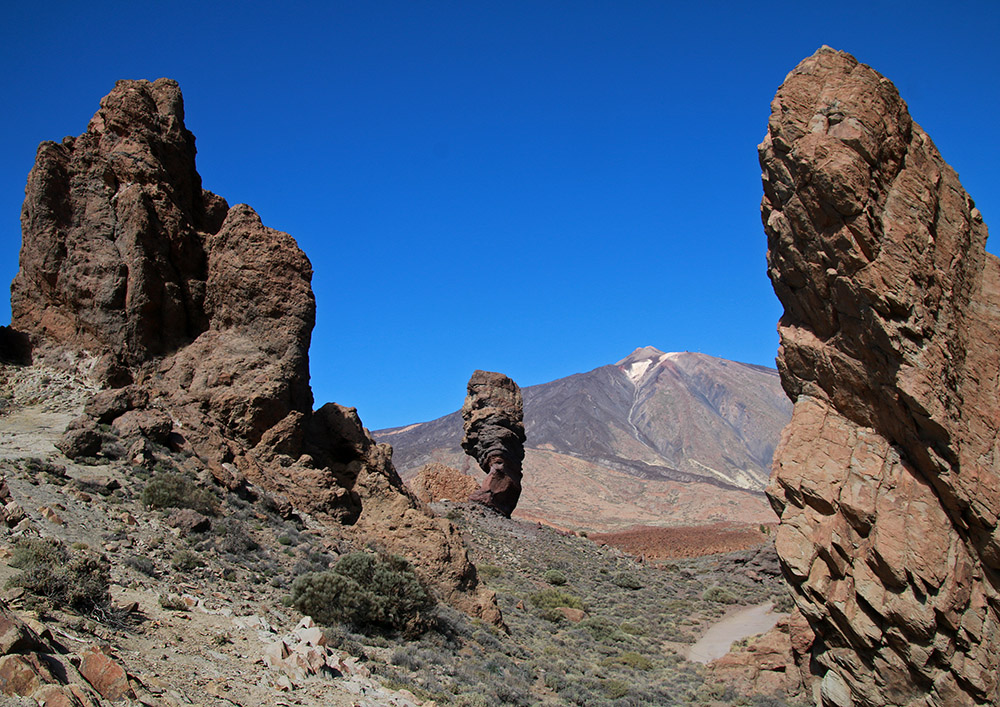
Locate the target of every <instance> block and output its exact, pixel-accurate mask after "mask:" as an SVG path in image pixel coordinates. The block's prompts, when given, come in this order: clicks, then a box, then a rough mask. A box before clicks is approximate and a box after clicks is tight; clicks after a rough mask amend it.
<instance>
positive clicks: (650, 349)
mask: <svg viewBox="0 0 1000 707" xmlns="http://www.w3.org/2000/svg"><path fill="white" fill-rule="evenodd" d="M660 356H663V352H662V351H660V350H659V349H658V348H656V347H655V346H640V347H639V348H637V349H636V350H635V351H633V352H632V353H630V354H629V355H628V356H626V357H625V358H623V359H622V360H621V361H619V362H618V363H616V364H615V365H616V366H627V365H629V364H632V363H638V362H639V361H651V360H653V359H654V358H659V357H660Z"/></svg>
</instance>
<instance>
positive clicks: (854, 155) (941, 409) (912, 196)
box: [760, 47, 1000, 705]
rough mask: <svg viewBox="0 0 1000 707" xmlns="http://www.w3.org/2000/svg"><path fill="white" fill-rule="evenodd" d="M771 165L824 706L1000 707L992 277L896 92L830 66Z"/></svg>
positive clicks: (803, 575) (796, 478) (782, 505)
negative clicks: (930, 706)
mask: <svg viewBox="0 0 1000 707" xmlns="http://www.w3.org/2000/svg"><path fill="white" fill-rule="evenodd" d="M771 108H772V112H771V118H770V121H769V124H768V132H767V136H766V137H765V139H764V142H763V143H762V144H761V146H760V159H761V165H762V167H763V172H764V173H763V182H764V200H763V204H762V218H763V221H764V225H765V230H766V232H767V236H768V246H769V253H768V268H769V275H770V277H771V280H772V282H773V284H774V289H775V292H776V293H777V295H778V297H779V299H780V300H781V302H782V304H783V305H784V308H785V311H784V314H783V315H782V318H781V321H780V323H779V327H778V329H779V332H780V335H781V347H780V350H779V358H778V366H779V370H780V372H781V377H782V384H783V386H784V388H785V390H786V392H787V393H788V395H789V396H790V397H791V398H792V400H793V401H794V404H795V407H794V412H793V417H792V421H791V423H790V424H789V426H788V427H787V428H786V429H785V431H784V433H783V436H782V441H781V443H780V445H779V447H778V450H777V451H776V454H775V459H774V467H773V472H772V478H771V483H770V487H769V495H770V498H771V502H772V505H773V506H774V508H775V510H776V511H777V512H778V513H779V514H780V516H781V524H780V526H779V530H778V533H777V549H778V553H779V555H780V557H781V561H782V564H783V570H784V573H785V575H786V577H787V579H788V580H789V582H790V583H791V585H792V588H793V591H794V593H795V598H796V603H797V605H798V607H799V608H800V609H801V611H802V612H803V614H804V615H805V616H806V617H807V618H808V620H809V623H810V624H811V626H812V628H813V629H814V630H815V632H816V636H817V638H816V641H815V643H814V645H813V655H814V658H815V661H816V663H815V664H816V667H817V670H818V672H819V673H820V674H821V675H822V681H821V699H822V702H823V704H826V705H886V704H893V705H973V704H977V705H986V704H997V703H1000V691H998V680H1000V526H998V514H1000V437H998V428H1000V400H998V388H1000V349H998V347H997V342H998V341H1000V261H998V260H997V258H995V257H994V256H992V255H989V254H987V253H986V252H985V251H984V246H985V243H986V237H987V231H986V226H985V225H984V224H983V220H982V217H981V215H980V213H979V211H978V210H977V209H976V208H975V206H974V204H973V202H972V200H971V199H970V198H969V197H968V196H967V195H966V193H965V191H964V190H963V189H962V186H961V185H960V183H959V180H958V176H957V175H956V174H955V172H954V171H953V170H952V169H951V168H950V167H949V166H948V165H947V164H946V163H945V162H944V160H943V159H942V158H941V156H940V155H939V153H938V151H937V149H936V148H935V146H934V144H933V143H932V142H931V140H930V138H929V137H928V136H927V135H926V133H924V131H923V130H922V129H921V128H920V127H919V126H918V125H917V124H916V123H914V122H913V120H912V119H911V118H910V115H909V112H908V110H907V107H906V104H905V103H904V102H903V101H902V100H901V99H900V97H899V95H898V93H897V91H896V88H895V87H894V86H893V85H892V83H891V82H890V81H888V80H887V79H885V78H883V77H882V76H880V75H879V74H878V73H876V72H875V71H874V70H872V69H871V68H869V67H868V66H865V65H864V64H860V63H858V62H857V61H856V60H855V59H854V58H853V57H851V56H849V55H847V54H844V53H841V52H836V51H834V50H832V49H829V48H828V47H824V48H822V49H820V50H819V51H818V52H817V53H816V54H815V55H813V56H812V57H810V58H808V59H806V60H804V61H803V62H802V63H801V64H800V65H799V66H798V67H797V68H796V69H795V70H794V71H793V72H792V73H790V74H789V75H788V77H787V78H786V79H785V82H784V83H783V84H782V86H781V88H780V89H779V90H778V93H777V96H776V97H775V99H774V101H773V103H772V105H771Z"/></svg>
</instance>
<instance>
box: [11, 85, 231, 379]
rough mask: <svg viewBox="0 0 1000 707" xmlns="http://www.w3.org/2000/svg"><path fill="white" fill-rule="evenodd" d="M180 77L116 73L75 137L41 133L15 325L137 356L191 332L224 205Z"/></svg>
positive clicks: (54, 339) (46, 342)
mask: <svg viewBox="0 0 1000 707" xmlns="http://www.w3.org/2000/svg"><path fill="white" fill-rule="evenodd" d="M194 156H195V147H194V136H193V135H192V134H191V133H190V132H188V131H187V129H186V128H185V127H184V106H183V101H182V99H181V93H180V90H179V89H178V87H177V84H176V82H174V81H170V80H168V79H160V80H158V81H156V82H154V83H150V82H148V81H119V82H118V84H117V85H116V86H115V89H114V91H112V92H111V93H110V94H108V96H106V97H105V98H104V99H103V100H102V101H101V108H100V110H98V112H97V114H96V115H94V117H93V119H92V120H91V121H90V124H89V125H88V127H87V132H86V133H84V134H83V135H81V136H80V137H78V138H66V139H65V140H63V141H62V143H55V142H44V143H42V144H41V146H40V147H39V148H38V154H37V157H36V162H35V166H34V168H33V169H32V170H31V174H30V175H29V177H28V185H27V188H26V191H25V194H26V195H25V201H24V208H23V210H22V216H21V220H22V228H23V231H24V240H23V242H22V247H21V269H20V271H19V272H18V274H17V277H16V278H15V279H14V283H13V285H12V287H11V305H12V321H11V326H12V327H13V328H14V329H16V330H18V331H21V332H25V333H28V334H29V335H30V336H31V337H32V342H33V346H34V347H41V348H43V349H44V348H52V347H64V348H68V349H70V350H73V351H88V352H90V353H92V354H95V355H109V356H110V357H111V358H113V359H115V360H116V361H118V362H121V363H124V364H127V365H133V364H138V363H142V362H144V361H146V360H148V359H149V358H150V357H152V356H157V355H162V354H165V353H168V352H169V351H171V350H173V349H175V348H177V347H178V346H180V345H183V344H184V343H187V342H189V341H191V340H192V339H193V338H194V337H195V336H196V335H197V334H198V333H200V332H202V331H204V330H206V329H207V328H208V320H207V319H206V318H205V316H204V311H205V307H204V298H205V282H206V279H207V265H208V262H207V255H206V253H205V249H204V234H205V233H209V232H215V231H217V230H218V228H219V224H220V223H221V221H222V218H223V217H224V215H225V213H226V209H227V206H226V203H225V201H223V200H222V199H220V198H219V197H217V196H215V195H214V194H211V193H208V192H205V191H203V190H202V188H201V179H200V177H199V176H198V173H197V172H196V171H195V168H194Z"/></svg>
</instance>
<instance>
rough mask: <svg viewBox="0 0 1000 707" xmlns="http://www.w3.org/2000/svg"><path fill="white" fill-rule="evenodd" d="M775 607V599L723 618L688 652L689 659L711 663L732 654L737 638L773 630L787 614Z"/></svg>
mask: <svg viewBox="0 0 1000 707" xmlns="http://www.w3.org/2000/svg"><path fill="white" fill-rule="evenodd" d="M773 608H774V602H768V603H766V604H758V605H757V606H751V607H747V608H745V609H740V610H739V611H735V612H733V613H731V614H728V615H726V616H724V617H722V618H721V619H719V620H718V621H717V622H715V623H714V624H712V626H711V628H709V629H708V631H706V632H705V635H704V636H702V637H701V638H700V639H698V642H697V643H695V644H694V645H693V646H691V649H690V650H689V651H688V655H687V658H688V660H690V661H692V662H695V663H710V662H712V661H713V660H715V659H716V658H721V657H722V656H724V655H725V654H726V653H728V652H729V648H730V646H732V645H733V642H734V641H738V640H740V639H742V638H746V637H747V636H755V635H757V634H759V633H764V632H765V631H770V630H771V629H772V628H774V625H775V624H776V623H778V619H780V618H781V617H783V616H786V614H776V613H774V612H773V611H772V609H773Z"/></svg>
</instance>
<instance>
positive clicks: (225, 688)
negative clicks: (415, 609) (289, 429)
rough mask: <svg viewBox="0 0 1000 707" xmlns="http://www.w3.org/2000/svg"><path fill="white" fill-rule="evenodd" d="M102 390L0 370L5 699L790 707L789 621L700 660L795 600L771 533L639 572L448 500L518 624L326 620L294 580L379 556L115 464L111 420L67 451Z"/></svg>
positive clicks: (1, 696) (187, 459)
mask: <svg viewBox="0 0 1000 707" xmlns="http://www.w3.org/2000/svg"><path fill="white" fill-rule="evenodd" d="M93 392H94V389H93V387H92V386H89V385H88V384H87V383H86V381H84V380H81V379H80V378H78V377H76V376H73V375H71V374H68V373H66V372H65V371H57V370H54V369H51V368H46V367H44V366H40V365H35V366H5V365H0V401H2V402H3V404H0V432H2V434H0V473H2V475H3V477H4V479H5V483H4V484H3V485H2V486H0V494H2V503H0V585H2V586H3V590H4V591H3V595H2V599H0V704H3V705H5V706H6V705H8V704H9V705H18V706H19V707H21V706H26V705H37V704H42V703H44V704H46V705H73V706H75V707H79V706H80V705H88V706H91V707H97V706H99V705H100V706H103V705H110V704H122V703H124V702H125V701H128V704H139V705H149V706H150V707H152V706H154V705H155V706H157V707H159V706H161V705H192V704H196V705H205V706H206V707H223V706H225V705H241V706H244V707H256V706H258V705H306V706H310V705H315V706H319V705H343V706H344V707H348V706H351V707H375V706H376V705H392V706H394V707H417V706H418V705H424V706H425V707H432V706H433V705H439V706H441V705H456V706H459V707H481V706H482V705H486V704H491V705H492V704H510V705H536V704H548V705H574V704H586V705H615V706H620V707H625V706H627V705H634V704H664V705H669V704H700V705H711V706H718V707H721V706H722V705H727V704H732V703H733V700H734V699H736V698H738V697H740V695H745V697H741V698H740V699H744V700H745V701H747V703H748V704H753V703H754V702H752V700H754V699H757V697H760V698H761V699H767V700H770V702H767V703H766V704H778V705H780V704H786V702H785V700H786V699H788V698H789V697H790V696H792V695H795V694H797V693H798V691H799V689H800V683H799V679H798V671H797V668H796V666H795V664H794V662H793V660H794V658H793V656H792V654H791V644H790V642H789V640H788V635H787V628H785V629H784V630H783V631H782V630H779V631H777V632H772V634H769V635H768V637H767V638H766V639H761V640H762V641H765V640H766V643H767V646H768V648H767V649H766V652H765V653H762V654H761V653H760V652H759V649H757V648H753V650H751V651H749V652H746V651H744V652H743V653H737V654H734V655H732V656H730V657H729V659H728V660H729V662H730V664H731V665H730V667H729V668H727V669H726V670H722V671H716V670H715V669H714V668H712V667H710V666H705V665H702V664H701V663H699V662H692V661H689V660H688V659H687V657H688V655H689V653H690V652H691V651H692V649H693V647H694V645H695V642H696V641H698V640H699V639H700V638H701V637H702V636H704V634H705V633H706V631H707V630H708V629H709V627H711V626H713V625H715V624H716V623H717V622H718V621H719V620H720V618H722V617H723V616H725V615H727V614H729V613H731V612H732V610H734V609H735V608H739V607H743V606H759V605H761V604H762V603H765V602H777V603H778V604H779V605H780V606H782V607H783V608H785V609H787V607H788V598H787V591H786V590H785V588H784V586H783V583H782V582H781V580H780V577H779V570H778V565H777V558H776V556H775V554H774V551H773V546H770V545H768V544H766V539H765V538H763V537H762V536H758V538H757V541H756V543H755V544H754V546H753V547H752V548H751V549H749V550H744V551H741V552H734V553H728V554H724V555H714V556H709V557H701V558H697V559H677V558H676V554H675V550H676V549H681V548H679V547H677V548H675V547H674V546H673V544H672V542H671V541H670V540H665V539H660V542H658V543H657V547H656V549H657V552H655V553H649V554H650V556H655V557H657V558H659V559H658V560H657V561H656V562H649V561H646V562H640V561H639V560H638V558H637V557H635V556H629V555H627V554H625V553H623V552H621V551H619V550H617V549H615V548H613V547H610V546H602V545H599V544H597V543H595V542H593V541H591V540H588V539H587V538H585V537H580V536H577V535H573V534H567V533H560V532H558V531H555V530H553V529H551V528H549V527H545V526H540V525H537V524H535V523H528V522H524V521H519V520H516V519H514V520H508V519H504V518H501V517H500V516H499V515H497V514H495V513H493V512H490V511H487V510H485V509H481V508H480V507H478V506H476V505H475V504H470V505H464V504H441V505H438V506H435V510H436V512H437V513H438V514H439V518H438V522H440V523H442V524H445V523H447V524H448V525H449V526H451V527H455V528H456V529H457V537H458V538H459V539H460V542H461V543H462V547H463V551H464V548H468V551H469V552H470V554H471V556H472V558H473V559H474V560H475V562H476V563H477V564H478V565H479V567H480V568H481V577H482V581H483V582H484V583H485V584H486V586H487V587H488V588H489V589H490V590H491V591H493V592H495V593H496V596H497V601H498V603H499V605H500V606H501V607H502V608H503V611H504V615H505V618H506V622H507V628H506V631H503V630H499V629H497V628H496V627H495V626H492V625H491V624H489V623H487V622H484V621H482V620H479V619H472V618H470V617H469V616H467V615H465V614H462V613H460V612H457V611H455V610H454V609H452V608H451V607H449V606H447V604H445V603H443V602H437V603H436V604H434V605H433V606H430V607H425V608H424V610H423V611H424V616H423V620H422V623H421V627H422V628H423V630H422V631H419V632H412V633H408V632H403V633H393V632H386V631H382V630H379V629H378V628H377V627H373V626H371V625H356V624H352V623H349V622H347V621H339V620H332V621H328V623H326V624H323V625H314V624H313V622H312V621H310V620H308V619H305V618H304V617H303V615H302V613H301V611H299V610H298V608H297V604H295V603H294V602H292V601H291V598H292V596H301V593H297V590H296V586H297V581H298V580H300V579H301V578H303V577H306V576H309V575H310V573H317V572H320V573H322V572H327V571H329V569H330V568H331V567H336V566H339V564H340V563H341V562H343V561H344V558H349V557H351V556H352V555H354V554H356V552H357V551H358V550H361V549H365V548H367V544H366V543H365V540H364V536H359V535H358V534H356V533H355V532H353V530H352V529H351V528H349V527H346V526H342V525H337V524H330V523H326V522H322V521H321V520H320V519H318V518H315V517H312V516H310V515H309V514H306V513H292V514H288V513H287V509H283V507H282V504H280V503H279V502H278V501H277V499H276V498H275V497H274V496H272V495H270V494H268V493H266V492H263V491H260V492H258V493H257V494H255V495H247V494H245V492H244V491H242V490H229V489H226V488H224V487H220V486H218V485H216V484H213V483H212V482H211V481H210V480H209V479H207V478H206V474H205V472H204V471H203V470H201V469H200V466H199V462H198V459H197V458H196V457H193V456H191V455H190V454H188V453H186V452H185V451H184V450H180V451H173V450H171V449H169V448H168V447H166V446H164V445H158V444H154V445H151V446H150V447H149V448H148V449H147V453H146V454H145V455H143V456H142V457H141V458H138V459H133V458H129V457H128V456H127V455H126V456H118V455H116V454H115V450H116V449H118V450H121V449H122V448H123V447H124V446H126V444H127V440H126V439H125V438H123V437H121V436H120V435H119V434H118V433H117V431H116V430H115V429H114V428H110V429H108V430H106V431H105V435H106V439H105V441H104V445H103V448H102V451H101V452H100V453H99V454H98V455H97V456H95V457H80V458H77V459H70V458H67V457H66V456H65V455H64V454H62V453H61V452H60V451H59V450H58V448H57V447H56V443H57V442H58V441H59V439H60V437H61V435H62V429H63V427H64V426H65V424H66V422H67V421H68V420H72V419H73V418H74V416H76V415H78V414H79V412H80V411H81V410H82V409H83V407H84V405H85V404H86V402H87V401H88V400H90V399H91V398H92V396H93ZM283 511H284V514H283ZM61 553H64V555H63V554H61ZM63 556H64V557H65V558H68V561H65V562H62V561H60V562H56V563H55V564H53V563H52V562H50V561H49V559H50V558H54V559H56V560H59V558H60V557H63ZM67 573H68V575H67ZM67 576H69V577H72V578H73V579H74V580H75V582H74V583H73V584H72V585H71V586H70V587H67V586H66V585H65V583H64V579H65V578H66V577H67ZM40 580H44V581H40ZM306 586H312V585H306ZM393 598H394V599H396V598H397V597H393ZM755 645H756V644H753V645H752V646H751V647H753V646H755ZM734 665H735V667H733V666H734ZM16 695H23V696H25V697H23V698H22V697H16ZM8 696H9V697H8ZM787 704H795V703H794V702H787Z"/></svg>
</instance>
